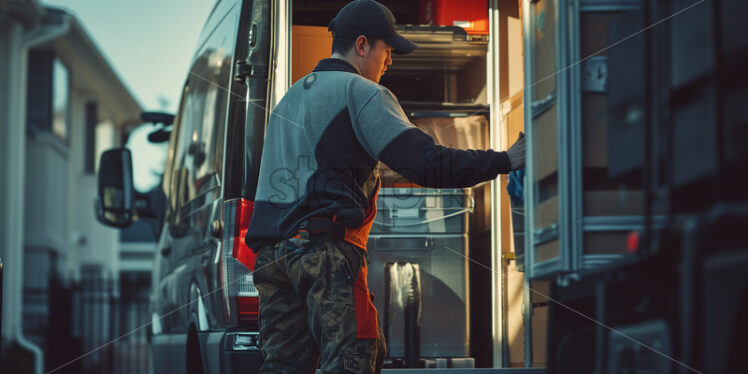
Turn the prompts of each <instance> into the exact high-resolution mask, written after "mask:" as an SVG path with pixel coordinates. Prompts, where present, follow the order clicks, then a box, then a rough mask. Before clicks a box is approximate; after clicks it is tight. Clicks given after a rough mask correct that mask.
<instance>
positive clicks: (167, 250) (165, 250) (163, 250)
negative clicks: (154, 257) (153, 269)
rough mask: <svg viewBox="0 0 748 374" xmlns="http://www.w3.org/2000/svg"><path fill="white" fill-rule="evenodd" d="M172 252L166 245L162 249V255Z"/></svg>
mask: <svg viewBox="0 0 748 374" xmlns="http://www.w3.org/2000/svg"><path fill="white" fill-rule="evenodd" d="M170 254H171V248H169V247H166V248H162V249H161V256H168V255H170Z"/></svg>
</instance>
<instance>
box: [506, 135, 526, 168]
mask: <svg viewBox="0 0 748 374" xmlns="http://www.w3.org/2000/svg"><path fill="white" fill-rule="evenodd" d="M506 155H507V156H509V164H510V165H511V168H512V171H514V170H519V169H523V168H524V167H525V134H524V133H523V132H520V133H519V139H517V141H516V142H514V144H512V146H511V147H509V149H508V150H507V151H506Z"/></svg>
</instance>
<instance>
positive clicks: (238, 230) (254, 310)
mask: <svg viewBox="0 0 748 374" xmlns="http://www.w3.org/2000/svg"><path fill="white" fill-rule="evenodd" d="M253 209H254V203H253V202H251V201H249V200H246V199H231V200H228V201H226V202H224V209H223V222H224V227H225V229H224V230H223V242H222V251H221V267H220V268H221V286H222V287H223V288H222V292H223V307H224V308H223V309H224V312H225V316H226V320H227V321H230V322H231V323H240V324H243V325H246V324H251V325H255V326H256V324H257V317H258V315H259V309H258V307H259V299H258V297H259V292H257V289H256V288H255V284H254V281H253V279H252V270H254V265H255V260H256V259H257V255H255V253H254V252H252V250H251V249H250V248H249V247H247V245H246V244H245V243H244V236H245V235H246V234H247V228H248V227H249V220H250V219H251V218H252V211H253Z"/></svg>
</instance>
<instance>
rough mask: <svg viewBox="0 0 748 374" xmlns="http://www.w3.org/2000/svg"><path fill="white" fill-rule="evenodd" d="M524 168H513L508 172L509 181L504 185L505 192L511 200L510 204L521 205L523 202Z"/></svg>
mask: <svg viewBox="0 0 748 374" xmlns="http://www.w3.org/2000/svg"><path fill="white" fill-rule="evenodd" d="M524 179H525V169H519V170H515V171H513V172H511V173H509V183H507V185H506V192H507V193H509V198H510V199H511V200H512V205H521V204H523V203H524V202H525V188H524Z"/></svg>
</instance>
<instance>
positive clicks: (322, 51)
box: [291, 25, 332, 84]
mask: <svg viewBox="0 0 748 374" xmlns="http://www.w3.org/2000/svg"><path fill="white" fill-rule="evenodd" d="M291 51H292V53H291V83H292V84H293V83H295V82H296V81H297V80H299V79H301V77H303V76H305V75H307V74H309V73H311V72H312V70H314V67H315V66H317V63H318V62H319V60H322V59H325V58H329V57H330V56H331V55H332V34H330V32H329V31H327V27H320V26H298V25H294V26H292V27H291Z"/></svg>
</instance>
